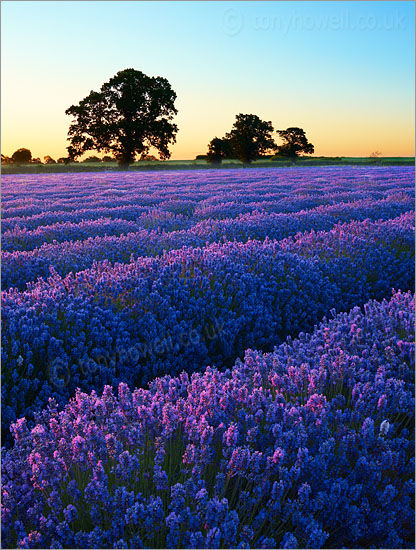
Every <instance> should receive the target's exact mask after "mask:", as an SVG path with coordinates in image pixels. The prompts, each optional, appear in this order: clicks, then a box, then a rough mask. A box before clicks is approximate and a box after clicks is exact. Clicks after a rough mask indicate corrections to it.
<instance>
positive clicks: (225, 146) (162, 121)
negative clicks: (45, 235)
mask: <svg viewBox="0 0 416 550" xmlns="http://www.w3.org/2000/svg"><path fill="white" fill-rule="evenodd" d="M175 100H176V93H175V92H174V91H173V89H172V87H171V85H170V83H169V82H168V81H167V80H166V78H163V77H160V76H157V77H149V76H147V75H145V74H144V73H142V72H141V71H137V70H135V69H125V70H123V71H119V72H118V73H117V74H116V75H114V76H113V77H112V78H110V80H109V81H108V82H105V83H104V84H103V85H102V86H101V88H100V90H99V91H98V92H96V91H91V92H90V93H89V95H88V96H86V97H85V98H84V99H82V100H81V101H80V102H79V103H78V104H77V105H71V107H69V108H68V109H67V110H66V111H65V113H66V114H67V115H70V116H72V117H73V121H72V123H71V124H70V127H69V130H68V141H69V142H70V144H69V146H68V147H67V151H68V156H67V157H61V158H59V159H58V160H57V161H56V160H55V159H53V158H52V157H50V156H49V155H48V156H46V157H44V159H43V163H42V161H41V160H40V159H39V158H32V154H31V152H30V151H29V149H25V148H22V149H18V150H17V151H15V152H14V153H13V155H12V157H11V158H9V157H6V156H4V155H2V156H1V160H2V163H4V164H7V163H32V164H55V163H63V164H68V163H70V162H76V161H77V159H79V158H80V157H82V156H83V155H84V154H85V153H87V152H88V151H96V152H98V153H100V152H101V153H104V156H103V158H102V159H101V158H99V157H97V156H89V157H87V158H86V159H85V160H84V161H83V162H101V161H104V162H113V161H114V162H116V161H117V162H118V163H119V165H121V166H123V167H128V166H129V165H130V164H131V163H132V162H134V161H135V160H136V159H137V158H138V159H139V160H141V161H153V160H156V157H155V156H153V155H150V154H149V151H150V150H152V151H155V152H157V154H158V155H159V158H160V159H161V160H165V159H169V158H170V155H171V154H170V151H169V146H170V145H171V144H173V143H175V141H176V134H177V132H178V127H177V126H176V124H175V123H174V122H173V117H174V116H175V115H176V114H177V112H178V111H177V109H176V107H175ZM274 131H275V130H274V128H273V126H272V123H271V122H270V121H265V120H261V119H260V118H259V117H258V116H257V115H253V114H242V113H240V114H238V115H237V116H236V119H235V122H234V124H233V126H232V128H231V130H230V131H229V132H227V133H226V134H225V136H224V137H222V138H218V137H214V139H212V140H211V141H210V143H209V144H208V152H207V154H206V155H205V156H204V158H205V159H206V160H207V161H208V162H210V163H212V164H220V163H221V162H222V161H223V160H224V159H228V158H235V159H239V160H241V161H242V162H243V163H246V164H249V163H251V162H252V161H254V160H256V159H259V158H265V157H266V156H267V155H269V156H270V155H278V156H282V157H288V158H291V159H296V158H297V157H298V156H299V155H300V154H312V153H313V152H314V146H313V145H312V144H311V143H309V142H308V140H307V138H306V135H305V132H304V130H303V129H302V128H296V127H292V128H287V129H286V130H277V135H278V136H279V137H280V139H281V140H282V142H283V143H282V144H281V145H277V144H276V142H275V141H274V139H273V133H274ZM199 157H201V156H199Z"/></svg>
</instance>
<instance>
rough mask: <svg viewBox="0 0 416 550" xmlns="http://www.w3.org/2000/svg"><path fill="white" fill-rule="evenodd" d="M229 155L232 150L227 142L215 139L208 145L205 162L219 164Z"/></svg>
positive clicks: (223, 139)
mask: <svg viewBox="0 0 416 550" xmlns="http://www.w3.org/2000/svg"><path fill="white" fill-rule="evenodd" d="M231 155H232V148H231V143H230V141H229V140H227V139H225V138H222V139H221V138H217V137H215V138H214V139H212V140H211V141H210V142H209V143H208V153H207V154H206V160H207V162H210V163H211V164H221V162H222V160H223V159H226V158H230V157H231Z"/></svg>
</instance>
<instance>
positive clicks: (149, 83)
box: [65, 69, 178, 166]
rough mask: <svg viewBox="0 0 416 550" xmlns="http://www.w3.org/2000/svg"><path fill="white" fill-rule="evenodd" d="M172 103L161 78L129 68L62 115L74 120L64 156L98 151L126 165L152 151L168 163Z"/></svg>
mask: <svg viewBox="0 0 416 550" xmlns="http://www.w3.org/2000/svg"><path fill="white" fill-rule="evenodd" d="M175 99H176V94H175V92H174V91H173V90H172V88H171V86H170V84H169V82H168V81H167V80H166V78H162V77H160V76H157V77H149V76H146V75H145V74H143V73H142V72H140V71H136V70H135V69H125V70H124V71H120V72H118V73H117V74H116V75H115V76H113V77H112V78H111V79H110V80H109V81H108V82H106V83H104V84H103V85H102V86H101V89H100V91H99V92H94V91H92V92H91V93H90V94H89V95H88V96H87V97H86V98H84V99H83V100H82V101H80V102H79V104H78V105H72V106H71V107H69V109H67V110H66V111H65V113H66V114H67V115H72V116H73V117H74V118H75V121H74V122H73V123H72V124H71V125H70V127H69V131H68V135H69V137H68V140H69V141H70V145H69V147H68V148H67V149H68V154H69V156H70V157H71V158H76V157H79V156H80V155H82V154H83V153H85V152H86V151H91V150H95V151H103V152H105V153H111V154H113V155H114V157H115V158H116V160H118V161H119V163H120V164H121V165H125V166H128V165H129V164H131V163H132V162H133V161H134V159H135V157H136V155H137V154H140V155H141V154H143V153H144V154H147V153H148V151H149V149H150V148H151V147H153V148H155V149H156V150H157V151H158V152H159V156H160V158H161V159H162V160H164V159H168V158H169V157H170V152H169V149H168V146H169V144H170V143H175V141H176V137H175V136H176V133H177V131H178V127H177V126H176V124H173V123H172V119H173V117H174V115H175V114H176V113H177V109H176V108H175V105H174V102H175Z"/></svg>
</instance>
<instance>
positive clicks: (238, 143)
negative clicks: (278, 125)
mask: <svg viewBox="0 0 416 550" xmlns="http://www.w3.org/2000/svg"><path fill="white" fill-rule="evenodd" d="M272 133H273V126H272V123H271V122H270V121H269V122H266V121H264V120H261V119H260V118H259V117H258V116H257V115H243V114H241V113H240V114H239V115H237V116H236V120H235V122H234V125H233V127H232V129H231V131H230V132H228V134H226V135H225V139H226V140H229V143H230V146H231V149H232V152H233V154H234V155H235V156H236V158H239V159H240V160H241V161H242V162H244V163H250V162H251V161H253V160H256V159H258V158H260V157H261V156H262V155H263V154H265V153H267V152H268V151H270V150H274V149H275V148H276V143H275V142H274V140H273V138H272Z"/></svg>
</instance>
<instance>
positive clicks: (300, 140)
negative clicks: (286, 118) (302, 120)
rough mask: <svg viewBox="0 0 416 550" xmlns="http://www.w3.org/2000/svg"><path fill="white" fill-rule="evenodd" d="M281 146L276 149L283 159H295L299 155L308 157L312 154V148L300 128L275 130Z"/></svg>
mask: <svg viewBox="0 0 416 550" xmlns="http://www.w3.org/2000/svg"><path fill="white" fill-rule="evenodd" d="M277 133H278V134H279V136H280V138H281V139H282V140H283V145H280V146H279V147H278V154H279V155H280V156H284V157H290V158H296V157H297V156H298V155H299V154H300V153H305V154H307V155H310V154H312V153H313V152H314V146H313V145H312V143H309V141H308V140H307V139H306V135H305V131H304V130H303V129H302V128H295V127H294V128H287V129H286V130H277Z"/></svg>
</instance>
